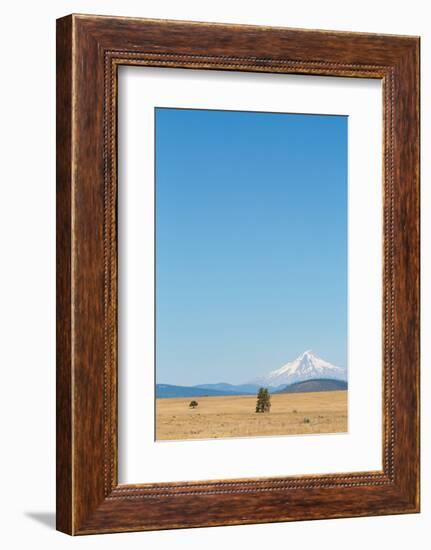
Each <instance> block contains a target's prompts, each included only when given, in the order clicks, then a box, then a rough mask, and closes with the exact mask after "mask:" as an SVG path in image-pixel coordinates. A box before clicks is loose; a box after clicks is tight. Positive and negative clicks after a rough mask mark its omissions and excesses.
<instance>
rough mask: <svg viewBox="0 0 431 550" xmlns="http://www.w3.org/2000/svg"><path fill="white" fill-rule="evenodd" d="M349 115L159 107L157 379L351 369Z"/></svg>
mask: <svg viewBox="0 0 431 550" xmlns="http://www.w3.org/2000/svg"><path fill="white" fill-rule="evenodd" d="M347 121H348V119H347V117H344V116H325V115H297V114H280V113H255V112H238V111H207V110H190V109H183V110H181V109H165V108H158V109H156V379H157V382H158V383H168V384H180V385H190V384H199V383H215V382H230V383H240V382H244V381H248V380H250V379H252V378H254V377H255V376H258V375H261V374H265V373H266V372H268V371H270V370H273V369H276V368H279V367H281V366H282V365H283V364H284V363H286V362H288V361H291V360H292V359H294V358H296V357H297V356H298V355H299V354H300V353H302V352H303V351H305V350H307V349H312V350H313V351H314V352H315V353H316V354H317V355H319V356H320V357H322V358H323V359H326V360H328V361H330V362H332V363H334V364H335V365H338V366H340V367H347V364H346V361H347Z"/></svg>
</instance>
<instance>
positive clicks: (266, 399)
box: [256, 388, 271, 413]
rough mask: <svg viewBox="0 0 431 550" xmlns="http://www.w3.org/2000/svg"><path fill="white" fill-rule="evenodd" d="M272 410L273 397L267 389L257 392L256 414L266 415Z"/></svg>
mask: <svg viewBox="0 0 431 550" xmlns="http://www.w3.org/2000/svg"><path fill="white" fill-rule="evenodd" d="M270 410H271V396H270V395H269V391H268V390H267V388H260V390H259V391H258V392H257V403H256V412H257V413H265V412H269V411H270Z"/></svg>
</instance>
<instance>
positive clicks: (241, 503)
mask: <svg viewBox="0 0 431 550" xmlns="http://www.w3.org/2000/svg"><path fill="white" fill-rule="evenodd" d="M124 64H127V65H142V66H157V67H159V66H163V67H183V68H192V69H197V70H199V69H218V70H227V71H251V72H264V73H274V72H276V73H289V74H292V73H295V74H305V75H307V74H313V75H326V76H334V77H337V76H350V77H355V78H377V79H381V80H382V82H383V104H384V108H383V111H384V121H383V124H384V136H383V139H384V162H383V165H384V174H383V191H384V265H383V267H382V270H383V288H384V292H383V296H384V298H383V302H384V303H383V308H382V312H383V338H382V341H383V363H384V364H383V373H384V382H383V403H384V411H383V417H384V426H383V434H384V437H383V442H382V450H383V470H382V471H373V472H352V473H346V474H335V475H330V474H328V475H310V476H297V477H286V478H275V479H271V478H260V479H238V480H212V481H208V482H187V483H158V484H145V485H133V486H132V485H119V484H118V480H117V386H116V383H117V355H116V341H117V324H116V319H117V288H116V280H117V278H116V275H117V264H116V261H117V254H116V196H117V190H116V186H117V182H116V172H117V171H116V146H117V144H116V139H117V136H116V101H117V98H116V89H117V67H118V66H119V65H124ZM418 430H419V38H417V37H406V36H389V35H376V34H356V33H343V32H332V31H306V30H296V29H287V28H269V27H255V26H239V25H223V24H208V23H191V22H181V21H157V20H146V19H128V18H116V17H98V16H89V15H70V16H67V17H64V18H62V19H59V20H58V21H57V528H58V529H59V530H60V531H64V532H65V533H69V534H88V533H103V532H116V531H138V530H148V529H168V528H175V527H197V526H210V525H232V524H241V523H262V522H274V521H290V520H298V519H301V520H304V519H319V518H337V517H347V516H367V515H379V514H400V513H412V512H418V511H419V432H418Z"/></svg>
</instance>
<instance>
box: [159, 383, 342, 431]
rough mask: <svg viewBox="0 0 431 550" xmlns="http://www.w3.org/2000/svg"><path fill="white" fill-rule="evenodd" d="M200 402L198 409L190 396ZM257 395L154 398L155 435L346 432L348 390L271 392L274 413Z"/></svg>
mask: <svg viewBox="0 0 431 550" xmlns="http://www.w3.org/2000/svg"><path fill="white" fill-rule="evenodd" d="M192 400H195V401H197V402H198V404H199V405H198V407H197V408H196V409H191V408H190V407H189V403H190V401H192ZM255 407H256V397H255V396H237V395H236V396H232V397H231V396H223V397H194V398H191V397H175V398H164V399H157V400H156V439H158V440H173V439H176V440H178V439H212V438H221V437H254V436H270V435H293V434H317V433H336V432H346V431H347V391H331V392H316V393H311V392H310V393H284V394H277V395H272V396H271V412H269V413H256V412H254V411H255Z"/></svg>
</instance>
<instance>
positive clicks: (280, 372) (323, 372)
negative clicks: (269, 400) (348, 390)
mask: <svg viewBox="0 0 431 550" xmlns="http://www.w3.org/2000/svg"><path fill="white" fill-rule="evenodd" d="M316 378H329V379H337V380H346V379H347V372H346V370H345V369H342V368H341V367H336V366H335V365H332V364H331V363H328V362H327V361H324V360H323V359H320V357H317V355H314V353H313V352H312V351H310V350H308V351H304V353H302V354H301V355H300V356H299V357H297V358H296V359H295V360H294V361H291V362H290V363H286V364H285V365H283V366H282V367H280V368H279V369H277V370H273V371H271V372H270V373H268V374H267V375H265V376H260V377H259V378H256V379H254V380H251V381H250V383H252V384H258V385H262V386H268V387H274V386H281V385H284V386H287V385H289V384H294V383H295V382H303V381H304V380H312V379H316Z"/></svg>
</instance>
